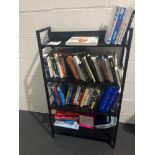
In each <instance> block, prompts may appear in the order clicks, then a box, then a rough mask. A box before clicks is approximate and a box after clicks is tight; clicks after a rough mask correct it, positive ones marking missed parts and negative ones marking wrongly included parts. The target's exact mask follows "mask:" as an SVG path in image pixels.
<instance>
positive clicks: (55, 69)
mask: <svg viewBox="0 0 155 155" xmlns="http://www.w3.org/2000/svg"><path fill="white" fill-rule="evenodd" d="M51 61H52V64H53V68H54V77H55V78H57V77H59V72H58V68H57V64H56V61H55V59H54V58H51Z"/></svg>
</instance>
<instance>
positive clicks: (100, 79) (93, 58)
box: [91, 56, 104, 82]
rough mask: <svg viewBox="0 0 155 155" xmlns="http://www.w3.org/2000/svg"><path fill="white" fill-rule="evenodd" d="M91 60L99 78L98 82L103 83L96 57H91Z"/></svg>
mask: <svg viewBox="0 0 155 155" xmlns="http://www.w3.org/2000/svg"><path fill="white" fill-rule="evenodd" d="M91 59H92V60H93V63H94V66H95V69H96V72H97V75H98V77H99V81H100V82H103V81H104V79H103V76H102V73H101V70H100V68H99V66H98V63H97V56H96V57H91Z"/></svg>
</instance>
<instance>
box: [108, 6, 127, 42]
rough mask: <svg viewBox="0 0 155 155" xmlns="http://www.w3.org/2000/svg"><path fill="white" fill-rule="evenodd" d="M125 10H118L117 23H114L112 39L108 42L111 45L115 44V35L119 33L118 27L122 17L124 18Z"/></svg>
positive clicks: (121, 8)
mask: <svg viewBox="0 0 155 155" xmlns="http://www.w3.org/2000/svg"><path fill="white" fill-rule="evenodd" d="M125 10H126V8H123V7H120V8H119V14H118V18H117V22H116V25H115V29H114V31H113V34H112V37H111V41H110V43H111V44H115V40H116V37H117V34H118V32H119V28H120V25H121V23H122V21H123V16H124V13H125Z"/></svg>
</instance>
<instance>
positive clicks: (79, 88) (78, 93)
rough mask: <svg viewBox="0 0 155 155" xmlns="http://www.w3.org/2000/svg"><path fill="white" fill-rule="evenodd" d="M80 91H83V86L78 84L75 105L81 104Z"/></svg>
mask: <svg viewBox="0 0 155 155" xmlns="http://www.w3.org/2000/svg"><path fill="white" fill-rule="evenodd" d="M80 91H81V87H80V86H78V88H77V90H76V94H75V97H74V102H73V103H74V104H75V105H79V102H78V98H79V96H80Z"/></svg>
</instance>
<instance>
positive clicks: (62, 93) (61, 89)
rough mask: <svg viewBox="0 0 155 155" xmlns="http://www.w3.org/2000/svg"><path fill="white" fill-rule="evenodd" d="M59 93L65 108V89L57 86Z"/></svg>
mask: <svg viewBox="0 0 155 155" xmlns="http://www.w3.org/2000/svg"><path fill="white" fill-rule="evenodd" d="M57 91H58V94H59V97H60V100H61V105H62V106H65V94H64V92H63V87H61V86H60V85H59V86H57Z"/></svg>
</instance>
